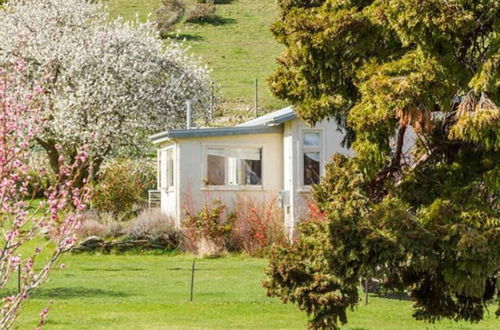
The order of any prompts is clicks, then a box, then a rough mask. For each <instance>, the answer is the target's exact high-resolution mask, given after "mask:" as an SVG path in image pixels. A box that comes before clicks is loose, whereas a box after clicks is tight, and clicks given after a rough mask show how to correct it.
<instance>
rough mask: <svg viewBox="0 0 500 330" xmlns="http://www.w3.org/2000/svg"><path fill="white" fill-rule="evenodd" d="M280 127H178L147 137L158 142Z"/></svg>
mask: <svg viewBox="0 0 500 330" xmlns="http://www.w3.org/2000/svg"><path fill="white" fill-rule="evenodd" d="M281 130H282V129H281V127H280V126H279V125H276V126H242V127H218V128H199V129H180V130H170V131H165V132H161V133H158V134H154V135H151V136H150V137H149V138H150V139H151V140H152V142H153V144H159V143H162V142H165V141H169V140H172V139H173V138H184V139H185V138H198V137H211V136H232V135H249V134H269V133H280V132H281Z"/></svg>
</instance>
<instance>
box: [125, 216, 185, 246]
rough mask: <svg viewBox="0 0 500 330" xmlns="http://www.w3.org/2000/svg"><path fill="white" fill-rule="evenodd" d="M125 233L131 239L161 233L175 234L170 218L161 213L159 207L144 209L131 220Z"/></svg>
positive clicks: (149, 236) (154, 235)
mask: <svg viewBox="0 0 500 330" xmlns="http://www.w3.org/2000/svg"><path fill="white" fill-rule="evenodd" d="M126 234H127V235H128V236H129V237H130V238H132V239H146V238H151V237H159V236H162V235H168V236H174V235H177V230H176V228H175V223H174V221H173V219H172V218H170V217H168V216H166V215H165V214H163V213H161V211H160V209H158V208H154V209H146V210H144V211H142V212H141V213H140V214H139V215H138V216H137V218H135V219H134V220H132V221H131V222H130V223H129V224H128V226H127V229H126Z"/></svg>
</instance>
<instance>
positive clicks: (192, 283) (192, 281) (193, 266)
mask: <svg viewBox="0 0 500 330" xmlns="http://www.w3.org/2000/svg"><path fill="white" fill-rule="evenodd" d="M195 264H196V259H193V265H192V266H191V295H190V296H189V301H190V302H193V289H194V268H195Z"/></svg>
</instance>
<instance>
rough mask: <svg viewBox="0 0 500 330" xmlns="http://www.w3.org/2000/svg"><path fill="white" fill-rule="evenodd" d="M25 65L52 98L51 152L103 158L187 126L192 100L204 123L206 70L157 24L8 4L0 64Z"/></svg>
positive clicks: (87, 6) (49, 2)
mask: <svg viewBox="0 0 500 330" xmlns="http://www.w3.org/2000/svg"><path fill="white" fill-rule="evenodd" d="M19 58H21V59H23V61H25V63H26V68H27V70H28V74H29V76H30V77H32V78H33V81H36V80H42V81H45V86H44V88H45V90H46V91H48V92H47V95H46V98H45V102H46V104H45V105H44V106H43V107H42V108H43V111H44V113H45V118H47V119H48V125H47V128H46V129H45V131H44V132H43V134H42V135H41V136H40V138H39V142H40V143H41V144H42V146H44V147H45V148H46V149H50V148H49V146H48V145H47V143H49V144H51V145H52V146H53V145H55V144H59V145H60V146H62V150H63V151H64V153H66V154H71V153H73V152H74V150H77V149H78V147H79V146H81V145H83V144H89V145H90V146H91V150H90V151H91V154H92V155H93V157H96V158H103V157H105V156H106V155H108V154H110V153H112V152H116V151H117V150H119V149H120V148H122V147H132V146H135V147H137V146H142V145H143V144H144V142H145V140H146V139H145V137H146V136H147V134H149V133H151V132H157V131H160V130H164V129H167V128H175V127H179V126H181V125H183V124H184V122H185V117H186V107H185V103H186V100H192V101H193V104H194V116H198V117H199V116H203V115H204V111H203V110H204V106H203V102H202V100H204V99H206V95H207V92H208V86H209V74H208V70H207V68H206V67H202V66H200V65H199V64H198V62H197V61H196V60H194V58H193V57H192V56H189V55H188V53H187V50H186V48H185V47H184V46H183V45H182V44H179V43H177V42H175V41H172V40H169V41H164V40H162V39H161V38H160V37H159V36H158V33H157V32H156V30H155V27H154V24H153V23H151V22H146V23H139V22H133V23H131V22H126V21H124V20H121V19H117V20H114V21H112V20H111V19H110V18H109V16H108V14H107V11H106V8H105V7H104V6H103V5H101V4H98V3H95V2H90V1H85V0H12V1H10V2H8V3H7V4H6V5H5V6H4V9H3V10H0V63H1V65H2V66H6V65H9V63H14V61H15V59H19ZM48 151H49V150H48ZM49 156H50V152H49Z"/></svg>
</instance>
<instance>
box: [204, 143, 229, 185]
mask: <svg viewBox="0 0 500 330" xmlns="http://www.w3.org/2000/svg"><path fill="white" fill-rule="evenodd" d="M225 182H226V158H225V151H224V149H223V148H208V150H207V184H209V185H215V186H220V185H224V183H225Z"/></svg>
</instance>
